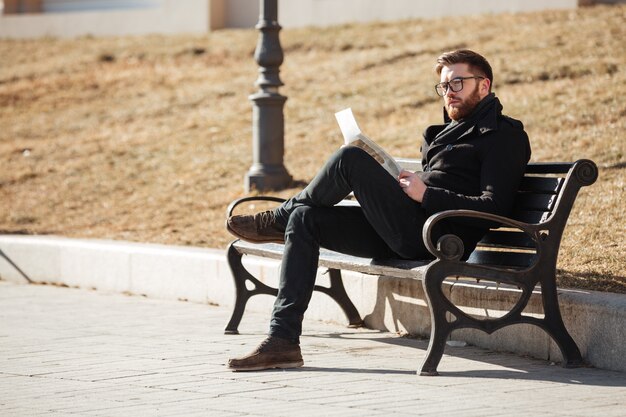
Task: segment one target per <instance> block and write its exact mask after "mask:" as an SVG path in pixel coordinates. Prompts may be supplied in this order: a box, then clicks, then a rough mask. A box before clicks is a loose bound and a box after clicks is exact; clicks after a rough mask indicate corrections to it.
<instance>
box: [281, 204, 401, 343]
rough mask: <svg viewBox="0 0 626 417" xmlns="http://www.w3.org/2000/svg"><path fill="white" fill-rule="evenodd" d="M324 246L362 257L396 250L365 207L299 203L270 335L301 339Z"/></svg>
mask: <svg viewBox="0 0 626 417" xmlns="http://www.w3.org/2000/svg"><path fill="white" fill-rule="evenodd" d="M320 246H321V247H325V248H327V249H331V250H335V251H339V252H342V253H347V254H350V255H355V256H362V257H372V258H389V257H395V256H397V255H396V254H395V253H394V252H393V251H392V250H391V248H389V246H388V245H387V244H386V242H385V241H384V240H383V239H382V238H381V237H380V236H379V235H378V233H376V231H375V230H374V229H373V227H372V226H371V224H370V223H369V221H368V220H367V219H366V218H365V216H364V214H363V211H362V210H361V208H360V207H310V206H299V207H297V208H296V209H295V210H294V211H293V212H292V213H291V215H290V217H289V223H288V224H287V229H286V231H285V249H284V253H283V258H282V263H281V268H280V281H279V285H278V296H277V297H276V301H275V303H274V309H273V311H272V319H271V323H270V332H269V334H270V335H271V336H277V337H281V338H284V339H288V340H291V341H293V342H296V343H297V342H298V338H299V336H300V334H301V333H302V319H303V317H304V312H305V311H306V309H307V307H308V305H309V301H310V300H311V295H312V294H313V287H314V285H315V277H316V275H317V265H318V260H319V249H320Z"/></svg>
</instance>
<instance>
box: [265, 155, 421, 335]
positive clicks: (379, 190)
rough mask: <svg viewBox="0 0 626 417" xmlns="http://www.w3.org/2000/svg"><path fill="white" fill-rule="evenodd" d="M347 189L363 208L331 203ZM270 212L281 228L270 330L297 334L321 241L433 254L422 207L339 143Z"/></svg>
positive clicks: (358, 251)
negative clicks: (426, 243)
mask: <svg viewBox="0 0 626 417" xmlns="http://www.w3.org/2000/svg"><path fill="white" fill-rule="evenodd" d="M350 192H354V195H355V197H356V199H357V200H358V202H359V203H360V207H356V206H352V207H349V206H335V204H337V203H339V202H340V201H341V200H343V199H344V198H345V197H346V196H347V195H348V194H350ZM275 213H276V215H277V220H278V221H279V222H281V223H282V224H283V225H285V226H286V230H285V249H284V254H283V259H282V264H281V269H280V281H279V286H278V296H277V298H276V302H275V303H274V309H273V311H272V319H271V323H270V332H269V334H270V335H272V336H278V337H283V338H287V339H291V340H294V341H298V340H299V336H300V334H301V333H302V319H303V317H304V312H305V311H306V309H307V307H308V304H309V301H310V299H311V295H312V294H313V287H314V284H315V276H316V273H317V264H318V259H319V249H320V246H321V247H323V248H327V249H331V250H334V251H337V252H342V253H346V254H349V255H355V256H362V257H368V258H405V259H431V258H432V255H431V254H430V252H428V250H427V249H426V247H425V246H424V242H423V240H422V227H423V225H424V222H425V221H426V219H427V215H426V214H425V213H424V210H423V209H422V207H421V205H420V204H419V203H418V202H416V201H414V200H412V199H410V198H409V197H408V196H407V195H406V194H405V193H404V191H403V190H402V189H401V188H400V185H399V184H398V181H397V179H395V178H393V177H392V176H391V175H389V173H387V171H385V169H384V168H383V167H382V166H381V165H380V164H379V163H378V162H376V161H375V160H374V159H373V158H372V157H370V156H369V155H368V154H367V153H366V152H365V151H363V150H361V149H359V148H357V147H353V146H347V147H343V148H341V149H339V150H338V151H337V152H336V153H335V154H333V155H332V156H331V158H330V159H329V160H328V161H327V162H326V164H325V165H324V166H323V167H322V169H321V170H320V171H319V172H318V174H317V175H316V176H315V178H314V179H313V181H311V183H310V184H309V185H308V186H307V187H306V188H305V189H304V190H303V191H301V192H300V193H298V194H297V195H296V196H294V197H293V198H291V199H289V200H287V201H286V202H285V203H283V204H282V205H281V206H280V207H279V208H277V209H276V210H275Z"/></svg>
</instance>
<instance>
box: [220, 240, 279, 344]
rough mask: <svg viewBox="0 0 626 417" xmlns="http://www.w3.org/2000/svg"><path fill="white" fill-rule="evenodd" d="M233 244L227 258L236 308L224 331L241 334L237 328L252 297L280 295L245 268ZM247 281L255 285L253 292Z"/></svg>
mask: <svg viewBox="0 0 626 417" xmlns="http://www.w3.org/2000/svg"><path fill="white" fill-rule="evenodd" d="M233 243H234V242H233ZM233 243H231V244H230V245H229V246H228V250H227V253H226V256H227V258H228V266H230V270H231V272H232V274H233V280H234V281H235V308H234V309H233V314H232V316H231V317H230V321H229V322H228V324H227V325H226V329H225V330H224V333H225V334H239V330H237V328H238V327H239V323H240V322H241V318H242V317H243V312H244V310H245V309H246V304H247V302H248V299H249V298H250V297H252V296H253V295H257V294H268V295H273V296H274V297H275V296H276V295H277V294H278V290H277V289H276V288H272V287H269V286H267V285H265V284H263V283H262V282H261V281H259V280H258V279H256V278H255V277H254V276H253V275H252V274H250V272H248V270H247V269H246V268H244V266H243V264H242V263H241V258H242V256H243V255H241V254H240V253H239V252H238V251H237V249H235V248H234V247H233ZM246 281H250V282H251V283H252V284H253V285H254V288H253V289H252V290H249V289H248V287H247V286H246Z"/></svg>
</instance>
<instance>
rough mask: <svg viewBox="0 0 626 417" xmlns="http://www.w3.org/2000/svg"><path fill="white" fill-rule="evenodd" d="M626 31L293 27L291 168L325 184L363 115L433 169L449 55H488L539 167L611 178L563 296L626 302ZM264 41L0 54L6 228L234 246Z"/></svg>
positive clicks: (571, 236) (619, 9) (501, 24)
mask: <svg viewBox="0 0 626 417" xmlns="http://www.w3.org/2000/svg"><path fill="white" fill-rule="evenodd" d="M625 22H626V7H625V6H611V7H592V8H582V9H579V10H576V11H558V12H542V13H532V14H519V15H497V16H490V15H486V16H475V17H463V18H446V19H441V20H411V21H402V22H393V23H378V24H367V25H346V26H341V27H334V28H326V29H294V30H283V31H282V32H281V42H282V44H283V47H284V49H285V63H284V64H283V66H282V67H281V77H282V79H283V81H284V82H285V87H284V88H282V89H281V93H282V94H285V95H286V96H288V97H289V99H288V101H287V105H286V108H285V117H286V127H285V129H286V143H285V148H286V149H285V163H286V165H287V168H288V169H289V171H290V173H291V174H292V175H293V176H294V179H296V180H297V181H298V182H299V183H301V182H302V181H307V180H309V179H310V178H311V177H312V175H313V174H314V172H315V170H316V168H317V167H319V165H320V164H321V163H323V161H324V160H325V159H326V157H327V156H328V155H329V153H330V152H332V151H333V150H334V149H335V148H337V146H339V144H340V142H341V137H340V133H339V130H338V128H337V126H336V123H335V121H334V117H333V113H334V112H335V111H337V110H339V109H341V108H344V107H348V106H350V107H352V108H353V110H354V111H355V113H356V114H357V117H358V119H359V120H360V121H361V125H362V127H363V128H364V130H365V131H366V132H367V133H368V134H370V135H371V136H372V137H374V138H376V139H377V140H378V141H379V142H380V143H381V144H382V145H383V146H384V147H385V148H387V149H388V150H389V151H391V153H392V154H396V155H403V156H411V157H417V156H419V150H418V148H419V140H420V137H421V131H422V129H423V128H424V127H426V126H427V125H429V124H432V123H435V122H438V121H439V120H440V118H441V109H440V106H441V104H440V102H439V100H438V98H437V97H436V96H435V94H434V91H433V88H432V86H433V85H434V84H435V83H436V77H435V76H434V74H433V71H432V66H433V61H434V59H435V57H436V56H437V55H438V54H439V53H440V52H441V51H445V50H450V49H453V48H459V47H468V48H472V49H475V50H478V51H480V52H482V53H484V54H485V55H486V56H487V57H488V58H489V59H490V61H491V62H492V65H493V67H494V71H495V74H496V79H495V91H496V93H497V94H498V96H499V97H500V98H501V100H502V102H503V103H504V105H505V112H506V113H507V114H509V115H511V116H513V117H515V118H519V119H521V120H523V121H524V123H525V125H526V128H527V131H528V132H529V135H530V137H531V142H532V146H533V152H534V153H533V158H532V159H533V160H534V161H553V160H576V159H579V158H591V159H593V160H594V161H596V162H597V163H598V165H599V166H600V179H599V180H598V182H597V183H596V184H595V185H594V186H592V187H591V188H589V189H584V190H583V191H582V194H581V196H580V197H579V199H578V201H577V204H576V206H575V208H574V211H573V212H572V215H571V218H570V222H569V225H568V229H567V231H566V235H565V238H564V241H563V244H562V250H561V258H560V262H559V268H560V270H561V271H560V278H561V284H562V285H567V286H576V287H582V288H585V287H591V288H596V289H604V290H609V291H618V292H626V277H625V276H626V272H625V266H626V265H625V264H626V262H625V255H624V254H625V253H626V243H625V236H624V235H625V226H624V225H625V221H624V218H625V209H624V204H623V201H624V197H625V196H624V194H625V193H624V188H625V187H624V173H625V172H626V145H625V141H624V133H623V132H624V130H625V128H626V126H625V124H626V122H625V121H624V119H625V116H626V102H625V100H624V96H625V95H626V70H625V69H624V68H625V64H626V47H625V44H624V42H623V39H625V38H626V24H625ZM256 40H257V33H256V32H255V31H253V30H248V31H235V30H232V31H231V30H227V31H218V32H214V33H211V34H208V35H205V36H167V37H166V36H145V37H124V38H105V39H97V38H82V39H77V40H56V39H44V40H35V41H33V40H25V41H9V40H0V56H1V57H2V59H1V60H0V158H1V159H0V160H1V161H2V165H1V166H0V198H1V199H2V202H3V205H2V209H1V210H0V231H3V232H6V233H35V234H46V233H50V234H59V235H65V236H73V237H93V238H112V239H125V240H133V241H145V242H159V243H168V244H182V245H197V246H208V247H224V245H225V244H226V243H227V242H228V241H229V240H230V237H229V236H228V235H227V233H226V232H225V231H224V229H223V219H224V210H225V207H226V205H227V204H228V203H229V202H230V201H231V200H232V199H234V198H236V197H239V196H241V195H243V189H242V181H243V176H244V173H245V172H246V171H247V169H248V168H249V166H250V163H251V147H250V142H251V139H250V138H251V122H250V120H251V106H250V103H249V101H248V100H247V96H248V95H249V94H250V93H252V92H254V86H253V82H254V79H255V77H256V70H257V68H256V64H255V63H254V61H253V59H252V54H253V50H254V47H255V44H256ZM296 190H297V187H294V188H292V189H290V190H286V191H284V192H280V193H278V194H279V195H282V196H288V195H290V194H291V193H293V192H295V191H296Z"/></svg>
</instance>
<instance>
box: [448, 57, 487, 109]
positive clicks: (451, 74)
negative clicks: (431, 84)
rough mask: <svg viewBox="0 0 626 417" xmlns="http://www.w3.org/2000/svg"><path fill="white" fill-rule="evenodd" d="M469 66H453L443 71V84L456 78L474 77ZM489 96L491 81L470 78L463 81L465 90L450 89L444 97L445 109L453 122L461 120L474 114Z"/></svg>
mask: <svg viewBox="0 0 626 417" xmlns="http://www.w3.org/2000/svg"><path fill="white" fill-rule="evenodd" d="M475 75H476V74H472V73H471V72H470V71H469V68H468V65H467V64H452V65H450V66H444V67H443V68H442V69H441V82H448V81H450V80H453V79H455V78H465V77H473V76H475ZM488 94H489V80H488V79H486V78H484V79H481V78H470V79H465V80H463V89H462V90H461V91H457V92H454V91H452V89H450V88H448V91H447V92H446V94H445V95H444V96H443V102H444V107H445V109H446V111H447V112H448V116H450V118H451V119H452V120H460V119H463V118H464V117H467V116H468V115H470V114H471V113H472V111H473V110H474V108H475V107H476V105H477V104H478V103H479V102H480V101H481V100H482V99H483V98H485V97H486V96H487V95H488Z"/></svg>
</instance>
